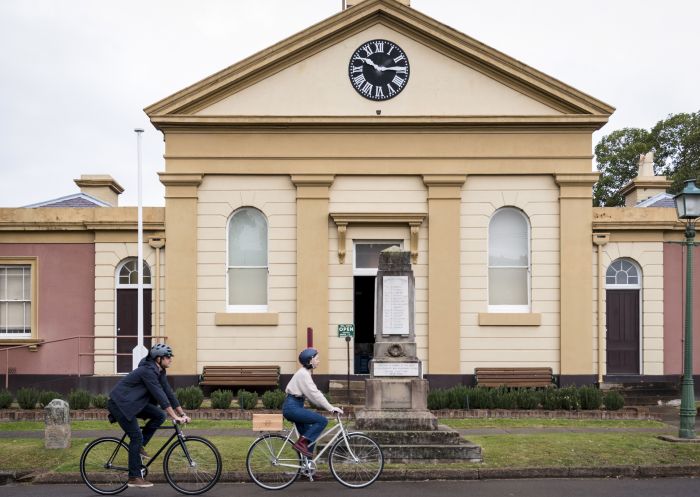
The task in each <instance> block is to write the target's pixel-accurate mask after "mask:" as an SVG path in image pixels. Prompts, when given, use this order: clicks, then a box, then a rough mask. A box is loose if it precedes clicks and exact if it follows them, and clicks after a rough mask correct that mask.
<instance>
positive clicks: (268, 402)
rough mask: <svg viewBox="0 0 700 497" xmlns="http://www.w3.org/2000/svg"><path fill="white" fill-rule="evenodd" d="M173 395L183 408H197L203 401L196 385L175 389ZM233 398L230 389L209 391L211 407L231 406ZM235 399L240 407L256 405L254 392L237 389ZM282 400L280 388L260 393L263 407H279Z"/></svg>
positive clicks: (256, 398) (256, 399)
mask: <svg viewBox="0 0 700 497" xmlns="http://www.w3.org/2000/svg"><path fill="white" fill-rule="evenodd" d="M175 395H176V396H177V399H178V400H179V401H180V404H182V407H183V409H199V408H200V407H201V406H202V402H203V401H204V392H202V389H201V388H199V387H198V386H191V387H183V388H178V389H177V390H175ZM233 398H234V396H233V392H232V391H231V390H215V391H213V392H212V393H211V407H212V408H213V409H228V408H230V407H231V402H233ZM236 399H237V400H238V407H239V408H240V409H255V407H257V405H258V394H257V393H255V392H248V391H246V390H239V391H238V393H237V394H236ZM283 402H284V392H283V391H282V390H279V389H277V390H268V391H267V392H265V393H264V394H263V395H262V404H263V407H265V409H281V408H282V403H283Z"/></svg>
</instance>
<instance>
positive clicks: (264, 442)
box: [245, 435, 301, 490]
mask: <svg viewBox="0 0 700 497" xmlns="http://www.w3.org/2000/svg"><path fill="white" fill-rule="evenodd" d="M245 467H246V469H247V470H248V475H250V478H251V479H252V480H253V481H254V482H255V483H256V484H257V485H258V486H260V487H262V488H265V489H267V490H280V489H283V488H286V487H288V486H289V485H291V484H292V483H293V482H294V480H296V479H297V477H298V476H299V471H300V470H301V456H300V455H299V453H298V452H297V451H296V450H294V448H293V447H292V443H291V442H290V441H289V440H287V439H286V438H285V437H283V436H280V435H263V436H262V437H260V438H258V439H257V440H256V441H255V442H253V445H251V446H250V449H248V455H247V456H246V459H245Z"/></svg>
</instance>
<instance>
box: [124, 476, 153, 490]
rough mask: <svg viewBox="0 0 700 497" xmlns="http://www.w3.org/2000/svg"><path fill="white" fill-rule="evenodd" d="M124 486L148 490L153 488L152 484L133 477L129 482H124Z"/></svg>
mask: <svg viewBox="0 0 700 497" xmlns="http://www.w3.org/2000/svg"><path fill="white" fill-rule="evenodd" d="M126 484H127V485H128V486H129V487H136V488H149V487H152V486H153V483H151V482H150V481H146V480H144V479H143V478H141V477H138V476H134V477H131V478H129V481H128V482H126Z"/></svg>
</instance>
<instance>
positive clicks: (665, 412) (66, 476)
mask: <svg viewBox="0 0 700 497" xmlns="http://www.w3.org/2000/svg"><path fill="white" fill-rule="evenodd" d="M650 411H651V412H650V413H651V414H652V415H653V417H654V418H656V419H659V420H660V421H663V422H664V423H665V424H666V426H664V427H660V428H566V427H551V428H549V427H547V428H477V429H460V430H458V431H459V432H460V434H461V435H462V436H464V437H466V438H469V436H470V435H489V434H494V435H495V434H501V435H502V434H532V433H656V434H658V435H674V434H677V432H678V424H679V413H678V412H679V411H678V408H674V407H667V406H659V407H651V408H650ZM187 433H188V434H190V435H199V436H204V437H215V436H238V437H253V436H255V434H254V433H253V432H252V431H251V430H249V429H225V430H219V429H187ZM115 434H116V430H110V431H106V430H105V431H103V430H85V431H82V430H81V431H75V432H73V437H74V438H87V439H90V438H97V437H100V436H115ZM43 436H44V434H43V432H42V431H38V430H37V431H6V432H0V438H43ZM156 464H158V463H156ZM76 465H77V461H76ZM393 466H394V467H392V468H391V469H388V468H387V469H384V471H383V473H382V476H381V479H382V480H385V481H423V480H492V479H519V478H660V477H700V464H691V465H672V464H671V465H654V466H638V465H631V466H616V467H549V468H544V467H538V468H480V467H478V466H477V467H474V468H467V469H439V468H435V467H433V466H432V464H431V463H426V464H425V468H424V469H415V468H412V469H401V468H397V467H396V465H393ZM149 479H151V480H153V481H156V482H157V481H160V480H162V481H164V480H163V476H162V475H161V474H155V473H153V474H151V475H149ZM315 479H319V480H321V481H327V480H330V479H332V476H331V475H330V473H329V472H328V471H327V469H326V470H324V469H321V470H319V472H318V473H317V478H316V477H315ZM221 481H222V482H248V481H250V478H249V476H248V475H247V473H246V472H244V471H234V472H225V473H223V474H222V475H221ZM13 482H17V483H37V484H39V483H43V484H58V483H81V482H82V480H81V478H80V474H79V473H78V472H70V473H46V472H42V471H40V470H38V471H34V472H29V471H24V472H13V471H6V472H3V471H0V484H7V483H13Z"/></svg>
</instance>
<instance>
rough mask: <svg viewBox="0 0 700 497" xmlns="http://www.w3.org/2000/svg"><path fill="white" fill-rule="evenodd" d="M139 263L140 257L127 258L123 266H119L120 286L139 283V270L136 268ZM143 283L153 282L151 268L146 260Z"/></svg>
mask: <svg viewBox="0 0 700 497" xmlns="http://www.w3.org/2000/svg"><path fill="white" fill-rule="evenodd" d="M137 265H138V258H136V257H133V258H129V259H127V260H126V261H125V262H124V263H123V264H122V266H121V267H120V268H119V276H118V278H119V281H118V282H117V283H118V285H119V286H120V287H127V288H128V287H129V286H130V285H138V284H139V272H138V271H137V270H136V267H137ZM143 284H144V285H150V284H151V268H149V267H148V264H147V263H146V261H143Z"/></svg>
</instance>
